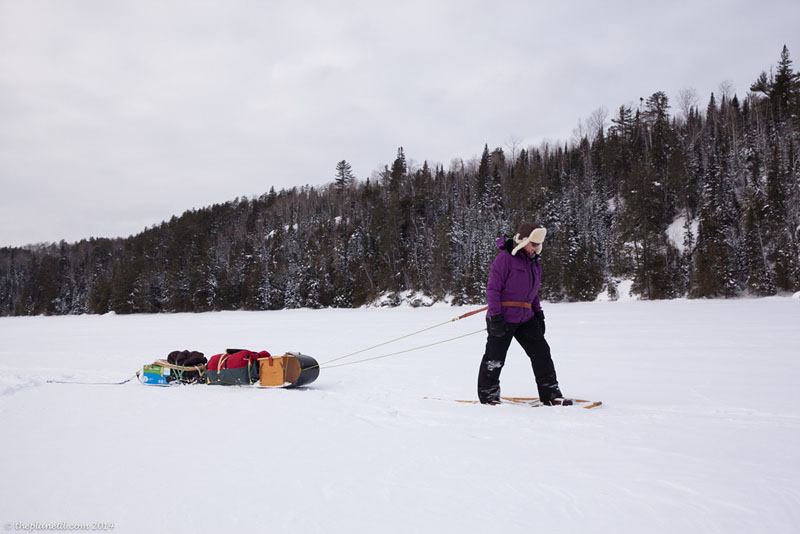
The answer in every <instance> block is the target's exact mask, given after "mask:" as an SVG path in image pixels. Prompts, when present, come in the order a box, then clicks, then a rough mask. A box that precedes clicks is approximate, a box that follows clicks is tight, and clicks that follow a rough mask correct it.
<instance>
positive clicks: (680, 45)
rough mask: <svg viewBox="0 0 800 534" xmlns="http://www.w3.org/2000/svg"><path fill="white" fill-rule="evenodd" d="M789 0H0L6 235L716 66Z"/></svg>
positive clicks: (796, 51) (156, 211) (372, 159)
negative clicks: (386, 0) (401, 0)
mask: <svg viewBox="0 0 800 534" xmlns="http://www.w3.org/2000/svg"><path fill="white" fill-rule="evenodd" d="M798 22H800V2H798V1H797V0H791V1H788V0H783V1H777V0H764V1H761V2H753V1H746V2H745V1H738V0H729V1H728V0H726V1H722V0H720V1H704V0H695V1H674V2H642V1H641V0H637V1H613V0H606V1H604V2H596V1H585V2H570V1H556V0H550V1H547V2H542V1H535V0H530V1H525V2H517V1H511V2H503V1H500V2H486V1H485V0H483V1H472V0H452V1H451V0H443V1H437V0H424V1H416V0H406V1H405V2H398V1H396V0H395V1H392V2H381V1H378V0H372V1H349V2H338V1H333V0H327V1H325V0H320V1H302V0H291V1H283V0H270V1H244V0H205V1H203V0H191V1H176V0H167V1H164V0H158V1H151V0H134V1H129V0H112V1H109V0H96V1H89V0H0V246H19V245H24V244H28V243H38V242H57V241H59V240H61V239H65V240H67V241H69V242H72V241H77V240H80V239H81V238H84V237H86V238H88V237H92V236H94V237H116V236H128V235H130V234H135V233H138V232H140V231H142V230H143V229H144V228H145V227H147V226H151V225H153V224H158V223H159V222H161V221H163V220H165V219H169V217H170V216H172V215H173V214H177V215H179V214H180V213H182V212H183V211H185V210H187V209H191V208H199V207H203V206H207V205H210V204H214V203H222V202H225V201H228V200H231V199H233V198H235V197H237V196H247V197H251V196H257V195H260V194H262V193H265V192H267V191H268V190H269V189H270V187H275V189H276V190H279V189H281V188H289V187H292V186H294V185H304V184H311V185H321V184H325V183H329V182H331V181H332V180H333V178H334V175H335V167H336V163H337V162H338V161H340V160H342V159H345V160H347V161H348V162H350V163H351V165H352V167H353V171H354V173H355V174H356V176H357V178H359V179H360V180H364V179H366V178H367V177H369V176H370V175H371V174H372V173H373V172H374V171H375V170H376V169H379V168H381V167H382V166H383V165H386V164H391V162H392V160H393V159H394V157H395V155H396V151H397V147H399V146H401V145H402V146H403V147H404V149H405V153H406V156H407V158H409V159H410V160H413V161H414V162H417V163H418V164H421V163H422V161H424V160H427V161H428V162H429V163H431V164H433V163H442V164H444V166H445V167H446V168H447V167H449V165H450V162H451V160H453V159H455V158H462V159H464V160H468V159H470V158H473V157H476V156H478V155H479V154H480V152H481V151H482V149H483V146H484V144H488V145H489V148H490V149H491V148H494V147H506V146H508V145H510V144H512V143H513V142H514V141H517V142H520V143H521V145H522V146H531V145H532V146H538V145H539V144H540V143H541V142H542V141H543V140H550V141H562V142H563V141H567V140H569V138H570V136H571V135H572V132H573V130H574V129H575V128H576V126H577V124H578V121H579V119H582V120H586V118H588V117H589V115H590V114H591V113H592V111H594V110H595V109H597V108H600V107H605V108H606V109H607V110H608V112H609V118H610V116H612V115H613V114H614V112H615V111H616V110H617V108H618V107H619V106H620V105H622V104H635V105H638V103H639V98H640V97H645V98H646V97H647V96H649V95H651V94H652V93H654V92H656V91H664V92H665V93H666V94H667V95H668V96H669V97H670V100H671V102H672V105H673V112H675V113H677V112H678V109H677V100H676V96H677V93H678V91H679V90H680V89H682V88H694V89H695V90H696V91H697V94H698V96H699V104H700V106H701V108H704V107H705V104H706V103H707V101H708V97H709V95H710V93H711V92H712V91H714V92H716V93H719V87H720V84H721V83H724V82H728V85H729V86H731V87H732V88H733V89H734V91H735V93H737V94H738V95H739V96H740V97H743V96H745V94H746V93H747V89H748V88H749V85H750V83H751V82H752V81H753V80H754V79H755V78H756V77H757V76H758V74H759V73H760V72H761V71H762V70H769V69H770V68H771V67H773V66H774V65H775V64H776V63H777V61H778V59H779V56H780V51H781V48H782V46H783V45H784V44H786V45H787V46H788V47H789V51H790V53H792V54H793V56H792V57H793V59H794V60H795V65H794V66H795V69H796V70H797V69H799V68H800V30H798Z"/></svg>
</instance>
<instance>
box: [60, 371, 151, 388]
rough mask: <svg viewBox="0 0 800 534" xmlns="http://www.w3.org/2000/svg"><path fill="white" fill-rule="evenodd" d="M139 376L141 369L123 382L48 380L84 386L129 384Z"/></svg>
mask: <svg viewBox="0 0 800 534" xmlns="http://www.w3.org/2000/svg"><path fill="white" fill-rule="evenodd" d="M138 377H139V371H136V374H135V375H133V376H132V377H130V378H128V379H127V380H123V381H122V382H77V381H75V382H73V381H69V380H48V381H47V383H48V384H81V385H84V386H121V385H122V384H127V383H128V382H130V381H131V380H133V379H134V378H138Z"/></svg>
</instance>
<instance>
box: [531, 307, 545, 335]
mask: <svg viewBox="0 0 800 534" xmlns="http://www.w3.org/2000/svg"><path fill="white" fill-rule="evenodd" d="M533 316H534V317H535V318H536V320H537V321H539V326H541V327H542V335H544V312H543V311H537V312H533Z"/></svg>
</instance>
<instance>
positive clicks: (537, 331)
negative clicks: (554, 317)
mask: <svg viewBox="0 0 800 534" xmlns="http://www.w3.org/2000/svg"><path fill="white" fill-rule="evenodd" d="M506 324H507V330H506V334H505V335H504V336H503V337H497V336H493V335H491V334H489V339H487V340H486V352H485V353H484V355H483V359H482V360H481V367H480V370H479V371H478V399H479V400H480V401H481V402H482V403H494V402H499V401H500V371H502V370H503V365H505V363H506V354H507V353H508V347H509V346H510V345H511V340H512V339H516V340H517V342H519V344H520V345H521V346H522V348H523V349H524V350H525V353H526V354H527V355H528V358H530V359H531V366H532V367H533V375H534V377H535V378H536V387H537V389H538V390H539V398H540V399H541V400H542V402H547V401H549V400H551V399H555V398H557V397H561V396H562V395H561V390H560V389H559V387H558V380H557V379H556V369H555V366H554V365H553V359H552V358H551V357H550V346H549V345H548V344H547V341H545V339H544V334H543V333H542V328H541V326H540V325H539V321H538V320H537V319H536V318H532V319H531V320H529V321H527V322H524V323H506Z"/></svg>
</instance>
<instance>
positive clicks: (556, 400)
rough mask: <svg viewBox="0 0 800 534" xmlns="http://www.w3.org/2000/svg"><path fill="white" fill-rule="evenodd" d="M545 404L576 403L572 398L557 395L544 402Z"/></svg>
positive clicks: (570, 404)
mask: <svg viewBox="0 0 800 534" xmlns="http://www.w3.org/2000/svg"><path fill="white" fill-rule="evenodd" d="M542 404H544V405H545V406H572V405H573V404H575V403H574V402H573V401H572V399H565V398H564V397H556V398H554V399H550V400H548V401H544V402H542Z"/></svg>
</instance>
